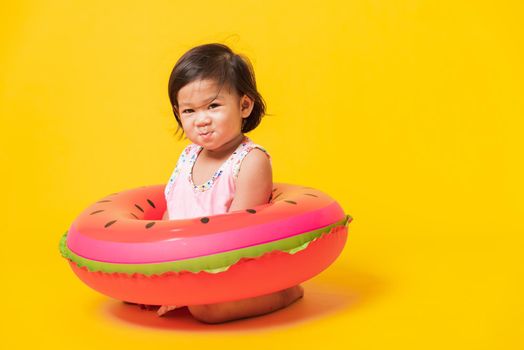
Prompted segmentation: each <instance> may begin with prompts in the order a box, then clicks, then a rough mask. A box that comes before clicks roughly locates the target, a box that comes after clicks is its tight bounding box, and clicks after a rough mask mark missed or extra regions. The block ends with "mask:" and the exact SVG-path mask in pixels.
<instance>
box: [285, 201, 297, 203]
mask: <svg viewBox="0 0 524 350" xmlns="http://www.w3.org/2000/svg"><path fill="white" fill-rule="evenodd" d="M284 202H286V203H289V204H297V202H294V201H284Z"/></svg>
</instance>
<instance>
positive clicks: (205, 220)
mask: <svg viewBox="0 0 524 350" xmlns="http://www.w3.org/2000/svg"><path fill="white" fill-rule="evenodd" d="M200 222H201V223H203V224H207V223H208V222H209V218H202V219H200Z"/></svg>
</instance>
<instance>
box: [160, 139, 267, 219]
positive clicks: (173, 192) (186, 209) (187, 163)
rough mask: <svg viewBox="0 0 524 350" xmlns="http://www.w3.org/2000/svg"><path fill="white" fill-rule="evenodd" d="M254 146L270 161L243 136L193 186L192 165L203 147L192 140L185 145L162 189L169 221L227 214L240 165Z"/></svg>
mask: <svg viewBox="0 0 524 350" xmlns="http://www.w3.org/2000/svg"><path fill="white" fill-rule="evenodd" d="M253 148H259V149H261V150H262V151H264V152H265V153H266V155H267V156H268V157H269V161H270V162H271V156H270V155H269V153H267V151H266V150H265V149H264V148H262V147H261V146H260V145H257V144H254V143H253V141H251V140H250V139H249V138H248V137H247V136H245V137H244V140H243V141H242V143H241V144H240V145H239V146H238V147H237V149H236V150H235V151H234V152H233V153H232V154H231V156H230V157H229V158H228V159H227V160H226V161H225V162H224V163H222V165H221V166H220V168H218V169H217V171H215V173H214V174H213V176H212V177H211V179H209V180H208V181H206V182H205V183H204V184H201V185H195V184H194V183H193V165H194V164H195V161H196V159H197V157H198V154H199V153H200V151H201V150H202V146H199V145H196V144H193V143H192V144H190V145H188V146H187V147H186V148H185V149H184V150H183V151H182V153H181V154H180V157H179V158H178V162H177V164H176V167H175V170H174V171H173V173H172V175H171V177H170V178H169V182H168V183H167V185H166V188H165V190H164V194H165V197H166V202H167V212H168V217H169V220H178V219H187V218H193V217H199V216H208V215H217V214H224V213H227V212H228V210H229V207H230V206H231V202H232V201H233V198H234V196H235V188H236V179H237V177H238V173H239V171H240V165H241V163H242V160H243V159H244V157H245V156H246V155H247V154H248V153H249V151H251V150H252V149H253Z"/></svg>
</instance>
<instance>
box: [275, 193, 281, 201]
mask: <svg viewBox="0 0 524 350" xmlns="http://www.w3.org/2000/svg"><path fill="white" fill-rule="evenodd" d="M281 194H282V193H279V194H277V195H276V196H275V197H273V200H275V199H277V198H278V197H280V195H281Z"/></svg>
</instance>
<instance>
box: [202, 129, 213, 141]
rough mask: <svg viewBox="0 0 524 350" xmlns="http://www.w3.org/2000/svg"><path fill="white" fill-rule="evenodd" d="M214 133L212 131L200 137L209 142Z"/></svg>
mask: <svg viewBox="0 0 524 350" xmlns="http://www.w3.org/2000/svg"><path fill="white" fill-rule="evenodd" d="M212 133H213V132H212V131H208V132H205V133H200V134H199V135H200V137H202V138H203V139H204V140H207V139H208V138H210V137H211V134H212Z"/></svg>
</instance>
